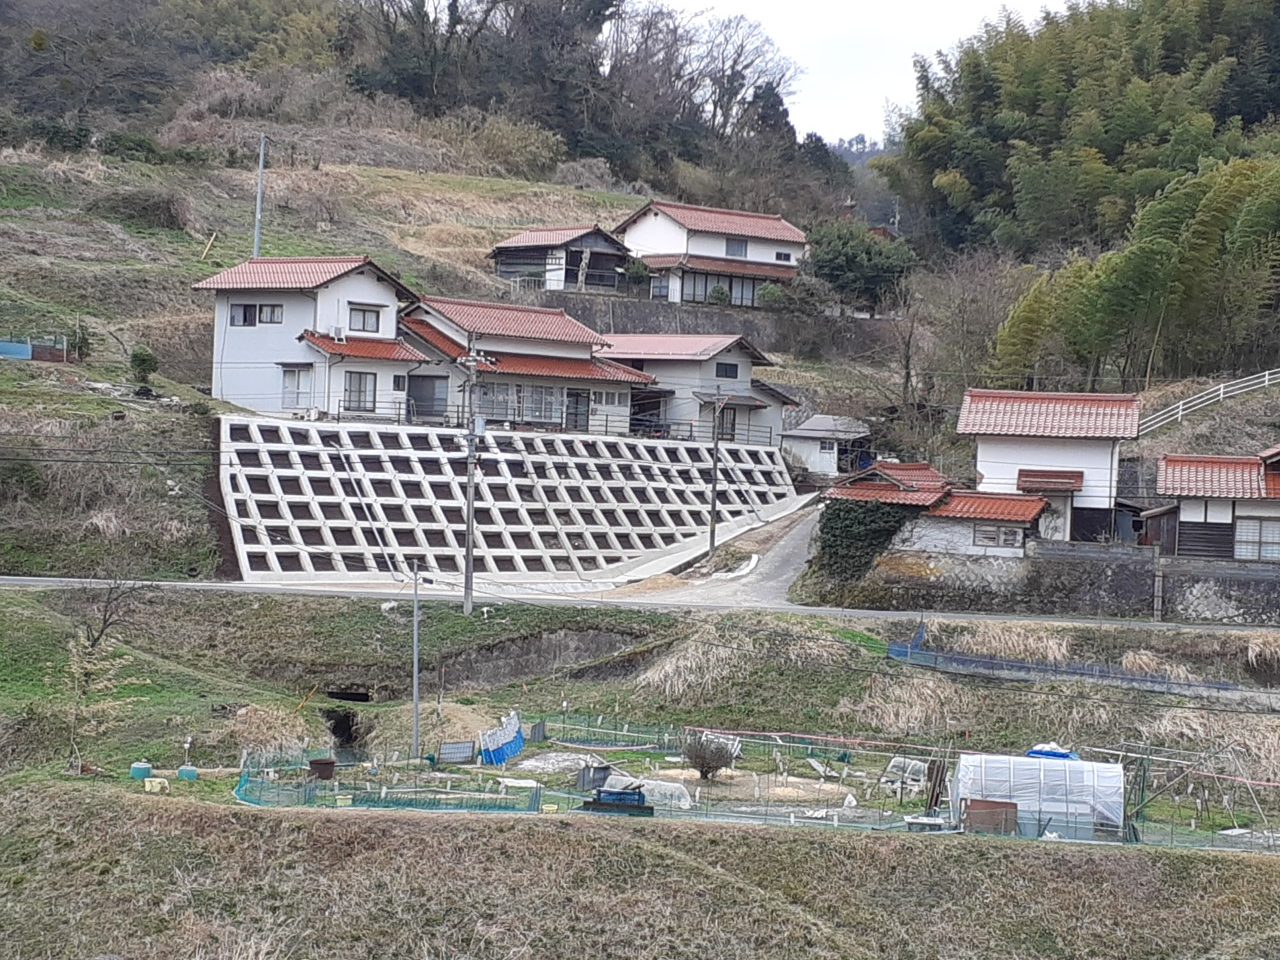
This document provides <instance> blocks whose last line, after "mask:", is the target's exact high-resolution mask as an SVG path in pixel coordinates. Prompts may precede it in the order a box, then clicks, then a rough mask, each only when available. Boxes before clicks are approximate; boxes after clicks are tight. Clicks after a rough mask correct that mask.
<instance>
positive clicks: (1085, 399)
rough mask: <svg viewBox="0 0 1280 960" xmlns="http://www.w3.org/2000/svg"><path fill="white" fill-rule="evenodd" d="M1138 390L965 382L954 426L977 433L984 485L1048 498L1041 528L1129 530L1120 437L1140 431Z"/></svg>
mask: <svg viewBox="0 0 1280 960" xmlns="http://www.w3.org/2000/svg"><path fill="white" fill-rule="evenodd" d="M1141 414H1142V402H1141V400H1139V398H1138V397H1137V396H1136V395H1134V394H1108V393H1039V392H1032V391H1026V390H978V389H973V390H968V391H966V392H965V395H964V400H963V402H962V404H961V407H960V418H959V421H958V422H957V424H956V432H957V433H959V434H962V435H966V436H972V437H974V439H975V440H976V441H977V481H978V482H977V488H978V491H979V492H981V493H992V494H1031V495H1034V496H1039V497H1043V498H1045V500H1047V502H1048V504H1049V508H1048V510H1046V511H1045V514H1044V516H1043V518H1042V519H1041V520H1040V535H1041V536H1042V537H1044V538H1046V539H1051V540H1105V539H1111V538H1113V537H1116V536H1124V535H1125V534H1126V527H1127V529H1128V530H1131V529H1132V526H1131V525H1126V524H1124V523H1117V510H1118V509H1119V510H1120V512H1121V513H1123V514H1125V515H1126V516H1127V515H1128V514H1129V513H1130V512H1132V513H1136V510H1133V511H1130V510H1129V508H1128V507H1127V506H1126V505H1123V504H1121V505H1120V506H1119V507H1118V505H1117V499H1116V488H1117V481H1118V478H1119V472H1120V442H1121V441H1122V440H1132V439H1134V438H1135V437H1137V435H1138V420H1139V418H1140V416H1141Z"/></svg>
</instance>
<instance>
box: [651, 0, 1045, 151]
mask: <svg viewBox="0 0 1280 960" xmlns="http://www.w3.org/2000/svg"><path fill="white" fill-rule="evenodd" d="M667 5H668V6H671V7H675V8H677V9H680V10H685V11H687V12H690V13H695V12H699V11H707V12H709V13H711V14H714V15H715V16H722V17H723V16H732V15H734V14H742V15H743V16H745V17H748V18H750V19H752V20H756V21H759V23H761V24H762V25H763V26H764V28H765V31H766V32H767V33H768V34H769V36H771V37H772V38H773V40H774V42H775V43H776V44H777V45H778V47H779V48H780V49H781V51H782V53H784V54H785V55H786V56H787V57H789V58H790V59H791V60H793V61H795V62H796V63H798V64H799V65H800V67H801V68H802V70H803V71H804V72H803V73H802V74H801V76H800V78H799V80H798V81H797V82H796V86H795V92H794V93H793V94H792V95H791V96H790V97H789V98H788V100H787V106H788V108H789V109H790V111H791V121H792V123H793V124H794V125H795V128H796V132H797V133H799V134H800V135H801V136H804V134H806V133H809V132H811V131H816V132H817V133H819V134H821V135H822V136H823V138H824V139H826V140H829V141H834V140H838V139H840V138H841V137H845V138H848V137H852V136H854V135H855V134H858V133H863V134H866V136H867V139H868V140H880V139H882V138H883V133H884V116H885V106H886V104H887V103H894V104H898V105H900V106H903V107H907V108H911V107H913V106H914V104H915V75H914V73H913V71H912V69H911V58H912V57H913V56H914V55H915V54H917V53H920V54H924V55H926V56H932V55H933V54H934V52H936V51H937V50H939V49H943V50H949V49H950V48H951V47H953V46H954V45H955V44H956V42H957V41H959V40H961V39H962V38H964V37H968V36H971V35H973V34H974V33H977V32H978V30H979V28H980V27H981V25H982V22H983V21H984V20H994V19H996V18H998V17H999V15H1000V11H1001V9H1002V8H1005V9H1008V10H1009V11H1010V12H1012V13H1014V14H1016V15H1018V16H1019V17H1021V18H1022V20H1023V22H1025V23H1028V24H1031V23H1034V22H1035V21H1036V20H1037V19H1039V16H1040V12H1041V11H1042V10H1043V9H1045V8H1048V9H1051V10H1061V9H1063V8H1064V7H1065V6H1066V3H1065V0H1003V2H1001V0H667Z"/></svg>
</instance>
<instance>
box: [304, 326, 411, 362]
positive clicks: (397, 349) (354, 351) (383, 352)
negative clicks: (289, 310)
mask: <svg viewBox="0 0 1280 960" xmlns="http://www.w3.org/2000/svg"><path fill="white" fill-rule="evenodd" d="M298 339H299V340H301V341H304V342H306V343H309V344H310V345H311V346H313V347H315V348H316V349H317V350H319V351H320V352H321V353H324V354H328V355H330V356H335V357H355V358H357V359H360V360H394V361H397V362H404V363H429V362H430V361H431V358H430V357H428V356H427V355H426V354H425V353H423V352H422V351H420V350H415V349H414V348H413V347H411V346H409V345H408V344H407V343H405V342H404V341H403V340H385V339H383V338H381V337H347V338H346V341H345V342H341V343H340V342H338V341H337V340H334V339H333V337H330V336H326V335H325V334H323V333H316V332H315V331H314V330H303V331H302V333H301V334H299V336H298Z"/></svg>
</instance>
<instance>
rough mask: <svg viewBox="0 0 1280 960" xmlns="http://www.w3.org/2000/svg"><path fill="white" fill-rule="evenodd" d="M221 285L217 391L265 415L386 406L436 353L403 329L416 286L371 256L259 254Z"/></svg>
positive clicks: (213, 281)
mask: <svg viewBox="0 0 1280 960" xmlns="http://www.w3.org/2000/svg"><path fill="white" fill-rule="evenodd" d="M194 289H196V290H212V291H214V310H213V318H214V325H213V391H212V393H213V396H214V397H216V398H217V399H219V400H226V401H228V402H230V403H234V404H237V405H238V406H241V407H247V408H249V409H251V410H256V411H259V412H261V413H301V412H304V411H308V410H319V411H323V412H324V413H327V414H330V415H340V414H343V413H365V414H372V413H384V414H390V413H392V412H393V411H395V410H397V409H399V408H400V407H401V406H402V405H403V403H404V400H405V390H406V384H407V380H406V378H407V377H409V376H411V375H413V374H414V373H415V371H418V370H420V369H422V368H423V367H424V366H425V365H428V364H429V363H430V362H431V361H430V358H428V357H427V356H425V355H424V354H422V353H421V352H419V351H418V350H416V349H414V348H413V347H411V346H409V345H408V344H406V343H405V342H404V341H403V340H402V339H401V337H400V332H399V330H398V328H397V324H396V318H397V314H398V313H399V309H400V305H401V303H404V302H408V301H410V300H412V299H413V298H414V294H413V292H412V291H411V290H409V288H408V287H406V286H405V285H404V284H402V283H401V282H400V281H399V280H397V279H396V278H395V277H393V276H392V275H391V274H389V273H387V271H385V270H383V269H382V268H380V267H379V266H377V264H375V263H373V262H371V261H370V260H368V259H367V258H365V257H286V258H277V257H257V258H254V259H252V260H248V261H246V262H244V263H241V264H238V265H237V266H234V267H231V268H230V269H227V270H223V271H222V272H221V273H217V274H215V275H213V276H212V277H209V278H208V279H206V280H202V281H200V282H199V283H197V284H195V285H194Z"/></svg>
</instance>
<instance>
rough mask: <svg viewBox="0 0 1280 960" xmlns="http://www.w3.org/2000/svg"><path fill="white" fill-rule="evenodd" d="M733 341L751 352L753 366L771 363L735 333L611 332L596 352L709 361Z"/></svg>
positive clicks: (727, 347) (726, 348)
mask: <svg viewBox="0 0 1280 960" xmlns="http://www.w3.org/2000/svg"><path fill="white" fill-rule="evenodd" d="M735 344H740V345H741V346H742V349H743V350H745V351H746V352H747V353H749V354H750V355H751V361H752V363H754V364H755V365H756V366H758V367H771V366H773V361H772V360H770V359H769V358H768V357H767V356H766V355H765V354H763V353H761V352H760V351H759V350H758V349H757V348H756V346H755V345H754V344H753V343H752V342H751V341H750V340H748V339H747V338H746V337H743V336H740V335H738V334H736V333H724V334H701V333H611V334H609V342H608V344H606V345H605V346H604V347H603V348H602V349H601V351H600V354H601V356H605V357H619V358H621V359H623V360H710V359H711V358H712V357H714V356H716V354H719V353H723V352H724V351H725V350H728V349H729V348H730V347H732V346H734V345H735Z"/></svg>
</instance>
